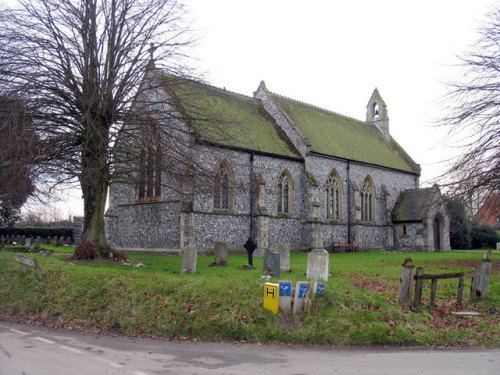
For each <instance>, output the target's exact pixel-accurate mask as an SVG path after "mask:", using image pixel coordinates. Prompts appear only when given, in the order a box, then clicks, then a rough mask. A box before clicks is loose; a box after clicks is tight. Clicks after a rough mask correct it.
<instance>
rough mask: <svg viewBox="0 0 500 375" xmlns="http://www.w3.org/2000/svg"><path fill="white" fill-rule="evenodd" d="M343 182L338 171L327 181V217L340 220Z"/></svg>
mask: <svg viewBox="0 0 500 375" xmlns="http://www.w3.org/2000/svg"><path fill="white" fill-rule="evenodd" d="M341 201H342V183H341V181H340V177H339V175H338V174H337V172H336V171H333V172H332V173H331V174H330V177H328V181H327V182H326V217H327V218H328V219H331V220H340V217H341V215H340V210H341V206H342V202H341Z"/></svg>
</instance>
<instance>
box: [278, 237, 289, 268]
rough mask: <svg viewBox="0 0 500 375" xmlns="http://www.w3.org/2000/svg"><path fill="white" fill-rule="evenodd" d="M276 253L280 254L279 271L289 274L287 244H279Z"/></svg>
mask: <svg viewBox="0 0 500 375" xmlns="http://www.w3.org/2000/svg"><path fill="white" fill-rule="evenodd" d="M278 252H279V253H280V270H281V271H283V272H290V246H289V245H288V244H284V243H279V244H278Z"/></svg>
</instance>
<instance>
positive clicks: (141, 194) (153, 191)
mask: <svg viewBox="0 0 500 375" xmlns="http://www.w3.org/2000/svg"><path fill="white" fill-rule="evenodd" d="M148 139H149V142H145V144H144V146H143V147H142V150H141V152H140V154H139V171H138V181H137V199H138V200H139V201H149V200H154V199H158V198H159V197H161V165H162V153H161V148H160V147H159V142H158V141H152V139H150V138H148Z"/></svg>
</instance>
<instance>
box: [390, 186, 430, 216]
mask: <svg viewBox="0 0 500 375" xmlns="http://www.w3.org/2000/svg"><path fill="white" fill-rule="evenodd" d="M439 197H440V195H439V190H438V189H437V188H436V187H432V188H427V189H411V190H405V191H402V192H401V193H400V194H399V197H398V200H397V201H396V204H395V205H394V209H393V210H392V221H394V222H404V221H423V220H424V219H425V217H426V216H427V212H428V210H429V208H430V207H431V206H432V205H433V204H435V203H437V201H436V200H437V199H439Z"/></svg>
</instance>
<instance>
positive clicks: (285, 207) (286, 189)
mask: <svg viewBox="0 0 500 375" xmlns="http://www.w3.org/2000/svg"><path fill="white" fill-rule="evenodd" d="M292 197H293V183H292V177H291V176H290V173H288V171H287V170H285V171H283V173H281V175H280V178H279V179H278V213H291V212H292V202H293V199H292Z"/></svg>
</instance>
